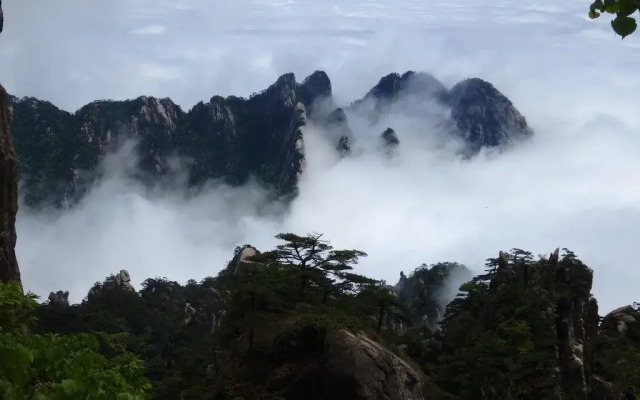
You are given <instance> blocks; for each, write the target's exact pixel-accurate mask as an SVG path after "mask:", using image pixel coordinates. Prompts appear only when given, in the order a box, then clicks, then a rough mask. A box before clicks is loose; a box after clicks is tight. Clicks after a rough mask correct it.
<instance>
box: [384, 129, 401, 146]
mask: <svg viewBox="0 0 640 400" xmlns="http://www.w3.org/2000/svg"><path fill="white" fill-rule="evenodd" d="M380 137H381V138H382V143H383V145H384V147H385V148H389V149H392V148H395V147H396V146H398V145H399V144H400V139H398V134H397V133H396V131H394V130H393V129H391V128H387V129H385V130H384V132H382V134H381V135H380Z"/></svg>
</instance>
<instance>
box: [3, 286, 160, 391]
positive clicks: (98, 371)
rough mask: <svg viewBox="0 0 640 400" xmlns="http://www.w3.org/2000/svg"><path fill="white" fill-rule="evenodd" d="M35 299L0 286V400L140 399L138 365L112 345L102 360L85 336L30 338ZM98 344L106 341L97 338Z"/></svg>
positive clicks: (142, 382) (142, 387) (143, 381)
mask: <svg viewBox="0 0 640 400" xmlns="http://www.w3.org/2000/svg"><path fill="white" fill-rule="evenodd" d="M35 300H36V296H34V295H33V294H27V295H22V290H21V288H20V286H19V285H17V284H15V283H11V284H3V283H0V310H2V311H1V312H0V322H1V323H2V330H1V331H0V397H2V398H3V399H24V398H29V399H43V400H44V399H52V400H54V399H65V400H72V399H78V400H80V399H96V400H97V399H105V400H107V399H130V400H134V399H135V400H137V399H144V398H145V391H146V390H147V389H148V388H149V384H148V382H147V380H146V378H145V377H144V375H143V365H142V361H141V360H140V359H139V358H137V357H136V356H134V355H133V354H131V353H128V352H126V351H124V349H122V348H117V347H113V348H112V350H113V354H112V356H111V357H109V358H107V357H105V356H103V355H102V354H100V352H99V351H100V343H99V340H98V338H97V337H96V336H94V335H91V334H86V333H82V334H75V335H57V334H46V335H32V334H28V333H25V332H24V331H25V330H26V326H27V325H28V324H31V323H33V322H35V318H34V316H33V312H34V311H35V309H36V307H37V305H38V304H37V302H36V301H35ZM101 339H102V340H103V342H104V343H109V342H110V338H109V337H108V336H105V335H103V336H102V337H101Z"/></svg>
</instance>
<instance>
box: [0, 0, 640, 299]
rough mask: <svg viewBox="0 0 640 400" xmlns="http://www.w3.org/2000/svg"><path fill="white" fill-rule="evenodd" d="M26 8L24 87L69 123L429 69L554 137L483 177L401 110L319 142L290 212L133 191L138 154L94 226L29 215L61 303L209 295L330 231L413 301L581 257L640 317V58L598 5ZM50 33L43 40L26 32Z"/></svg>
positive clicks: (94, 216)
mask: <svg viewBox="0 0 640 400" xmlns="http://www.w3.org/2000/svg"><path fill="white" fill-rule="evenodd" d="M6 3H7V4H6V5H5V8H6V10H5V12H6V14H7V23H6V26H5V31H6V32H5V33H3V35H6V37H5V38H4V40H3V43H2V47H0V76H2V79H3V83H5V84H6V87H7V89H8V90H9V91H10V92H11V93H13V94H15V95H18V96H23V95H33V96H37V97H39V98H43V99H47V100H49V101H52V102H53V103H55V104H57V105H59V106H61V107H63V108H66V109H69V110H74V109H75V108H77V107H79V106H80V105H82V104H85V103H87V102H89V101H91V100H94V99H99V98H115V99H125V98H132V97H137V96H139V95H142V94H145V95H155V96H160V97H164V96H170V97H171V98H172V99H173V100H174V101H177V102H178V103H179V104H181V105H182V106H183V108H189V107H191V106H192V105H193V104H194V103H195V102H197V101H199V100H200V99H207V98H209V97H211V96H212V95H214V94H221V95H230V94H235V95H243V96H247V95H249V94H250V93H252V92H257V91H259V90H261V89H263V88H265V87H267V86H268V85H269V84H271V83H273V81H275V79H276V78H277V76H279V75H280V74H282V73H285V72H289V71H293V72H294V73H296V75H297V77H298V78H299V79H300V78H302V77H303V76H306V75H307V74H309V73H310V72H312V71H314V70H316V69H323V70H326V71H327V73H328V74H329V76H330V77H331V79H332V83H333V90H334V93H335V97H336V99H337V101H338V102H339V103H341V105H347V104H348V103H350V102H351V101H353V100H355V99H357V98H361V97H362V96H363V94H364V93H365V92H366V91H367V90H368V89H369V88H371V87H372V86H373V85H375V84H376V83H377V81H378V79H379V78H380V77H381V76H383V75H386V74H387V73H389V72H404V71H406V70H409V69H413V70H419V71H428V72H431V73H433V74H434V75H435V76H436V77H437V78H439V79H441V80H442V81H443V82H444V83H446V84H447V85H451V84H453V83H455V82H456V81H459V80H461V79H464V78H467V77H471V76H478V77H481V78H483V79H486V80H488V81H490V82H492V83H493V84H494V85H495V86H496V87H497V88H498V89H499V90H500V91H501V92H503V93H504V94H505V95H506V96H507V97H509V98H510V99H511V100H512V101H513V102H514V104H515V106H516V107H517V108H518V109H519V110H520V111H521V112H522V113H523V114H524V115H525V116H526V117H527V121H528V123H529V125H530V126H531V127H532V128H533V129H534V130H535V135H534V136H533V138H532V139H531V140H529V141H527V142H524V143H520V144H518V145H517V146H515V147H514V148H512V149H510V150H509V151H508V152H505V153H502V154H495V153H492V152H486V153H481V154H479V155H478V156H477V157H475V158H473V159H471V160H463V159H460V158H459V157H455V156H454V151H453V149H451V148H448V147H445V148H440V146H438V143H435V142H434V140H433V138H434V137H436V136H437V133H438V128H436V127H432V126H430V125H429V124H428V123H425V121H420V120H410V119H406V118H405V117H403V116H402V115H400V113H392V114H391V115H387V116H384V117H383V120H382V121H380V122H379V124H378V125H376V126H370V125H369V124H368V123H366V122H364V121H362V120H359V119H358V117H357V116H355V115H348V116H349V120H350V124H351V128H352V130H353V133H354V137H355V141H354V155H353V156H352V157H350V158H346V159H341V160H339V159H338V157H337V155H336V154H335V151H334V147H335V143H333V142H331V141H329V140H328V139H327V138H328V137H329V135H328V134H327V132H324V131H323V130H322V129H321V128H319V127H316V126H314V125H309V126H307V127H306V128H305V131H304V135H305V152H306V163H307V165H306V168H305V172H304V175H303V176H302V178H301V181H300V195H299V196H298V198H297V199H296V200H295V201H294V202H293V203H292V204H291V205H290V207H289V208H288V209H284V207H283V206H282V205H281V204H272V203H268V202H267V201H266V199H267V197H268V196H267V193H266V192H265V190H264V189H262V188H260V187H259V186H258V185H256V184H251V185H248V186H246V187H241V188H229V187H225V186H220V185H215V184H213V183H212V184H211V185H210V186H209V187H207V188H206V189H205V190H203V191H202V192H201V193H198V194H194V195H191V196H188V197H185V196H184V195H183V194H182V193H181V192H179V191H171V192H168V191H165V190H158V191H151V192H150V191H148V190H146V189H143V188H142V187H140V186H139V185H138V184H137V183H135V182H134V181H131V180H129V179H127V177H126V176H127V175H126V171H127V167H130V166H131V165H134V164H135V162H134V161H133V156H132V153H131V151H130V150H131V148H130V147H125V148H123V149H121V151H120V152H118V153H117V154H114V155H111V156H109V157H108V158H107V159H106V160H105V162H104V168H105V171H106V174H105V177H104V179H103V180H102V181H101V183H100V184H99V185H97V186H96V187H95V188H94V189H93V190H91V192H90V193H89V194H88V195H87V196H86V197H85V198H84V199H83V200H82V202H81V203H80V204H79V205H77V206H76V207H75V208H73V209H71V210H68V211H65V212H64V213H62V214H56V213H51V212H48V213H46V214H42V213H36V212H33V211H30V210H28V209H27V208H26V207H21V211H20V214H19V216H18V226H17V229H18V248H17V251H18V257H19V262H20V267H21V270H22V275H23V281H24V283H25V286H26V288H27V289H30V290H32V291H35V292H37V293H38V294H40V295H43V296H45V297H46V295H47V294H48V293H49V291H51V290H58V289H64V290H70V291H71V298H72V300H74V301H79V300H80V299H81V298H82V297H83V296H84V295H86V292H87V290H88V289H89V287H90V285H91V284H92V283H93V282H95V281H101V280H102V279H104V277H105V276H106V275H108V274H110V273H113V272H116V271H118V270H119V269H121V268H125V269H128V270H129V271H130V273H131V275H132V278H133V280H134V282H133V283H134V284H135V285H138V286H139V284H140V282H141V281H142V280H143V279H145V278H147V277H152V276H167V277H169V278H171V279H174V280H178V281H180V282H184V281H186V280H187V279H190V278H193V279H201V278H203V277H205V276H208V275H214V274H216V273H217V272H218V271H219V270H220V269H221V268H222V267H223V265H224V264H225V262H226V261H227V260H229V259H230V258H231V256H232V251H233V248H234V247H235V246H236V245H240V244H244V243H251V244H253V245H255V246H256V247H258V248H259V249H268V248H271V247H272V246H274V245H275V239H273V236H274V235H275V234H276V233H279V232H282V231H293V232H296V233H308V232H313V231H316V232H321V233H324V234H325V237H326V238H327V239H328V240H330V241H331V242H332V244H334V245H335V246H336V247H338V248H358V249H361V250H363V251H366V252H367V253H368V254H369V257H368V258H366V259H364V260H363V261H362V262H361V263H360V265H359V266H358V271H359V272H362V273H366V274H368V275H371V276H374V277H377V278H380V279H386V280H387V281H389V282H393V283H395V281H396V280H397V278H398V276H399V273H400V271H401V270H404V271H405V273H407V272H409V271H411V270H413V269H414V268H416V267H417V266H419V265H420V264H421V263H423V262H426V263H435V262H438V261H457V262H461V263H464V264H466V265H468V266H469V267H471V268H472V269H473V270H474V271H481V269H482V265H483V264H484V260H485V259H486V258H488V257H495V256H496V255H497V252H498V251H499V250H509V249H511V248H513V247H517V248H522V249H526V250H529V251H532V252H533V253H534V254H538V253H549V252H551V251H553V250H554V249H555V248H556V247H567V248H569V249H571V250H573V251H574V252H575V253H576V254H577V255H578V256H579V257H580V258H581V259H582V260H583V261H584V262H585V263H586V264H587V265H589V266H591V267H592V268H594V270H595V282H594V293H595V295H596V296H597V297H598V299H599V301H600V303H601V307H602V310H605V311H606V310H609V309H612V308H614V307H616V306H618V305H623V304H628V303H631V302H632V301H634V300H637V299H636V298H635V295H636V294H635V293H636V289H637V287H638V285H639V284H640V270H638V268H637V264H636V259H635V252H634V251H635V249H636V243H637V242H638V239H639V238H640V185H638V183H639V182H640V136H638V132H640V114H638V113H637V106H638V100H637V99H638V98H637V93H638V90H639V89H640V78H638V75H637V70H638V67H640V53H638V51H637V50H638V47H639V46H638V42H637V38H631V37H630V38H629V39H625V40H624V41H622V42H621V41H620V40H618V39H616V38H615V37H614V36H613V33H611V32H610V27H609V25H608V24H607V23H602V21H598V22H592V21H589V20H588V18H587V17H586V11H587V6H588V4H583V3H584V2H582V1H577V0H576V1H569V2H565V3H566V4H563V5H562V6H558V5H556V2H553V3H551V2H550V1H546V2H545V1H539V2H534V3H530V2H527V4H521V2H515V1H507V2H500V3H496V2H491V1H488V0H486V1H485V0H483V1H476V2H473V4H469V5H465V6H464V7H455V6H454V5H452V4H453V3H451V2H444V1H438V2H434V5H433V6H429V8H428V9H426V7H425V6H424V2H422V1H410V0H403V1H390V0H389V1H380V2H360V1H354V2H346V1H318V0H307V1H294V0H291V1H280V2H275V1H272V2H259V3H258V2H251V1H248V0H242V1H235V2H217V1H216V2H205V1H178V2H170V4H169V2H151V1H136V2H134V1H123V2H118V5H117V6H116V5H114V4H112V3H109V5H106V4H107V3H105V5H103V6H101V7H102V9H96V8H95V7H94V6H89V5H87V4H88V3H87V4H85V3H84V2H81V1H71V0H70V1H66V2H62V3H60V4H55V5H54V4H53V3H50V2H46V1H39V2H38V3H39V7H33V5H27V4H26V2H11V1H8V2H6ZM23 3H24V4H23ZM114 3H115V2H114ZM3 5H4V4H3ZM9 15H11V18H9ZM98 16H99V17H100V18H98ZM45 17H46V18H45ZM34 19H35V20H37V21H39V23H38V24H35V23H30V24H29V25H28V26H29V29H30V31H27V30H26V29H27V28H26V25H25V27H21V26H20V21H21V20H29V21H33V20H34ZM186 21H188V22H186ZM274 26H275V27H277V29H276V28H274ZM34 27H35V28H34ZM78 31H79V32H84V33H86V34H77V32H78ZM98 31H99V32H100V35H101V39H100V40H99V41H98V39H97V37H95V36H92V35H94V34H95V35H97V33H93V34H92V33H91V32H98ZM103 38H106V39H103ZM634 40H635V41H634ZM386 126H393V127H394V128H395V130H396V131H397V133H398V136H399V138H400V146H399V147H398V148H397V154H395V156H394V157H391V158H389V157H386V156H384V154H382V153H381V152H380V151H379V149H378V147H377V143H378V142H377V140H378V139H379V134H380V132H382V130H383V129H384V128H385V127H386ZM436 142H437V141H436Z"/></svg>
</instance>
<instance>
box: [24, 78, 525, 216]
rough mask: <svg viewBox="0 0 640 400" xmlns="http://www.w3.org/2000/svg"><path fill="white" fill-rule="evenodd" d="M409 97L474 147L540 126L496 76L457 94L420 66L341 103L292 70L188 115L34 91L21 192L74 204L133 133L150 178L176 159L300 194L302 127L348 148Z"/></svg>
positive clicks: (201, 170) (27, 105) (461, 87)
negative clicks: (363, 127)
mask: <svg viewBox="0 0 640 400" xmlns="http://www.w3.org/2000/svg"><path fill="white" fill-rule="evenodd" d="M403 101H404V102H405V103H406V102H410V103H412V104H414V105H413V106H411V107H401V108H400V111H401V112H406V113H409V114H412V115H419V116H421V117H424V115H430V114H428V112H427V111H425V108H424V107H427V106H426V105H425V106H424V107H423V105H424V104H426V103H429V104H431V103H437V104H438V105H439V107H444V108H448V109H451V118H452V120H451V121H448V120H446V121H444V122H442V125H443V126H446V127H447V128H446V129H447V130H448V132H449V133H450V134H451V135H452V136H454V137H460V138H463V139H464V140H466V141H467V142H468V145H469V146H468V147H469V149H470V151H471V153H473V152H477V151H478V150H479V149H480V148H482V147H495V146H503V145H507V144H509V143H512V142H514V141H515V140H516V139H517V138H520V137H527V136H529V135H530V134H531V131H530V130H529V128H528V127H527V125H526V121H525V119H524V117H522V116H521V115H520V113H519V112H518V111H517V110H516V109H515V107H514V106H513V104H511V102H510V101H509V100H508V99H507V98H506V97H505V96H503V95H502V94H501V93H500V92H498V91H497V90H496V89H495V88H494V87H493V86H492V85H491V84H490V83H488V82H485V81H482V80H479V79H472V80H468V81H464V82H461V83H459V84H458V85H456V86H454V88H453V89H452V90H450V91H449V90H447V89H446V88H445V86H444V85H443V84H441V83H440V82H438V81H437V80H436V79H435V78H433V77H432V76H431V75H428V74H423V73H414V72H411V71H410V72H407V73H405V74H403V75H398V74H391V75H388V76H386V77H384V78H382V79H381V80H380V82H379V83H378V84H377V85H376V86H375V87H374V88H373V89H371V91H369V92H368V93H367V94H366V96H365V97H364V98H363V99H362V100H359V101H357V102H355V103H353V104H352V105H351V106H349V107H347V108H344V109H343V108H340V107H338V106H336V104H335V102H334V100H333V99H332V87H331V81H330V80H329V77H328V76H327V74H326V73H324V72H322V71H316V72H314V73H313V74H312V75H310V76H309V77H307V78H306V79H304V80H303V82H302V83H298V82H297V81H296V79H295V76H294V75H293V74H290V73H289V74H285V75H282V76H281V77H280V78H278V80H277V81H276V82H275V83H274V84H273V85H271V86H270V87H269V88H267V89H266V90H264V91H262V92H260V93H257V94H254V95H252V96H251V97H249V98H248V99H244V98H239V97H234V96H230V97H227V98H223V97H220V96H214V97H212V98H211V99H210V100H209V101H207V102H200V103H198V104H196V105H195V106H194V107H193V108H191V109H190V110H189V111H183V110H182V108H181V107H179V106H178V105H176V104H175V103H173V102H172V101H171V100H170V99H167V98H165V99H157V98H153V97H139V98H137V99H133V100H127V101H110V100H101V101H95V102H93V103H90V104H88V105H86V106H84V107H82V108H80V109H79V110H77V111H76V112H74V113H69V112H67V111H64V110H60V109H58V108H57V107H55V106H54V105H53V104H51V103H49V102H46V101H42V100H38V99H35V98H28V97H27V98H22V99H15V101H14V103H15V105H14V115H15V118H14V126H13V128H14V137H15V145H16V151H17V154H18V164H19V173H20V180H21V183H22V188H23V191H22V192H21V195H22V196H23V197H24V199H25V202H26V204H27V205H30V206H36V205H42V204H55V205H57V206H68V205H70V204H73V203H74V202H75V201H76V200H78V199H79V198H80V197H81V196H82V195H83V193H84V191H85V190H86V189H87V187H89V185H90V184H91V183H92V182H93V181H94V180H95V179H96V178H98V177H99V171H97V170H96V167H97V166H98V164H99V161H100V158H101V156H103V155H104V154H106V153H108V152H111V151H113V150H115V149H116V148H118V146H119V145H120V144H121V143H122V142H123V140H125V139H135V140H136V141H137V145H136V153H137V155H138V165H137V167H138V168H137V169H136V171H134V173H133V174H132V175H133V177H134V178H136V179H139V180H141V181H142V182H144V183H148V184H153V183H155V182H157V181H158V179H159V178H160V177H162V176H165V175H167V174H169V173H171V172H172V171H174V170H175V169H176V163H174V162H173V161H174V160H175V159H176V158H179V159H180V160H182V161H185V162H186V165H182V168H184V170H186V176H187V182H186V183H187V185H188V186H198V185H201V184H204V183H205V182H208V181H211V180H222V181H224V182H226V183H228V184H231V185H240V184H243V183H245V182H247V181H248V180H249V179H250V177H255V178H257V179H258V181H261V182H262V183H264V184H265V185H266V186H267V187H270V188H272V189H273V190H274V194H275V195H278V196H287V197H291V196H295V194H296V188H297V182H298V178H299V176H300V174H302V172H303V167H304V137H303V130H302V127H303V126H305V125H306V124H307V122H308V121H309V120H310V121H313V122H314V123H315V124H317V125H320V126H322V127H323V128H325V129H324V130H325V131H326V132H327V134H328V135H331V138H330V140H334V143H336V145H335V146H336V149H337V151H338V152H340V153H341V154H342V155H343V156H347V155H349V154H350V153H351V148H352V145H353V141H354V137H353V133H352V131H351V128H350V125H349V114H352V113H359V114H367V115H369V117H370V119H371V121H372V122H375V120H376V119H377V118H379V117H380V116H381V115H384V114H385V113H389V112H391V111H390V110H391V109H392V108H393V107H394V104H395V103H397V102H403ZM425 102H426V103H425ZM396 108H397V107H396ZM394 110H395V108H394ZM427 110H428V107H427ZM394 112H395V111H394ZM433 118H440V117H439V116H436V115H434V116H433ZM389 128H392V129H391V130H389V131H387V132H386V133H385V134H384V135H383V139H382V140H383V141H384V143H386V144H387V146H391V147H397V146H401V144H400V139H399V137H401V136H402V132H397V133H396V131H394V130H393V127H389ZM383 129H384V128H383ZM371 134H373V135H375V134H379V133H378V132H372V133H371ZM184 170H183V171H184Z"/></svg>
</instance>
